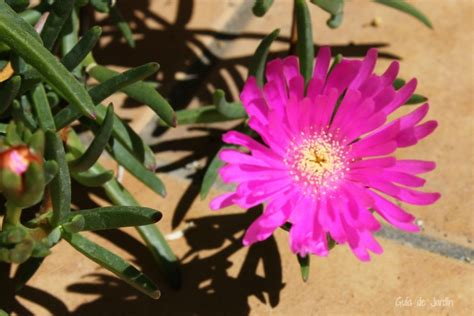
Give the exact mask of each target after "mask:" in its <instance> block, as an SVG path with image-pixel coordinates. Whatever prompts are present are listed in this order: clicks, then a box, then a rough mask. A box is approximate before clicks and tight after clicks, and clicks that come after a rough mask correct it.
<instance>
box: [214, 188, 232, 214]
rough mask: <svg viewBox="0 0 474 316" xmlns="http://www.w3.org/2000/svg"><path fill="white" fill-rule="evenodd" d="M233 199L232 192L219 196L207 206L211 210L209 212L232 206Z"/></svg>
mask: <svg viewBox="0 0 474 316" xmlns="http://www.w3.org/2000/svg"><path fill="white" fill-rule="evenodd" d="M234 197H235V193H234V192H230V193H225V194H222V195H219V196H218V197H215V198H214V199H212V201H211V203H210V204H209V207H210V208H211V210H214V211H216V210H219V209H221V208H224V207H227V206H230V205H232V204H234V202H233V200H234Z"/></svg>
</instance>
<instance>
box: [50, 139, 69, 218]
mask: <svg viewBox="0 0 474 316" xmlns="http://www.w3.org/2000/svg"><path fill="white" fill-rule="evenodd" d="M46 145H47V146H46V153H45V158H46V159H47V160H54V161H56V163H57V164H58V172H57V174H56V176H55V177H54V179H53V180H52V181H51V182H50V184H49V189H50V193H51V200H52V205H53V215H52V217H51V224H52V225H53V227H56V226H57V225H58V224H62V223H63V222H64V220H65V219H66V218H67V217H68V216H69V213H70V210H71V178H70V174H69V167H68V165H67V161H66V153H65V152H64V147H63V143H62V141H61V138H60V137H59V135H58V134H56V133H54V132H51V131H47V132H46Z"/></svg>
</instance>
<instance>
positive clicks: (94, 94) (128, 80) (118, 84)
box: [89, 63, 160, 103]
mask: <svg viewBox="0 0 474 316" xmlns="http://www.w3.org/2000/svg"><path fill="white" fill-rule="evenodd" d="M94 68H95V67H94ZM105 69H106V68H105ZM158 69H160V65H158V64H157V63H148V64H144V65H141V66H138V67H135V68H132V69H129V70H127V71H125V72H123V73H121V74H118V73H117V75H115V76H112V77H110V78H108V79H106V80H104V81H102V82H101V83H100V84H99V85H97V86H95V87H94V88H92V89H90V90H89V94H90V96H91V98H92V100H94V102H95V103H99V102H101V101H102V100H104V99H105V98H107V97H109V96H111V95H112V94H114V93H115V92H117V91H119V90H121V89H124V88H126V87H128V86H130V85H132V84H134V83H136V82H138V81H140V80H143V79H145V78H147V77H149V76H151V75H153V74H154V73H156V72H157V71H158ZM101 70H103V69H102V68H100V69H98V70H97V71H101Z"/></svg>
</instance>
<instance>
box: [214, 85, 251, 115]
mask: <svg viewBox="0 0 474 316" xmlns="http://www.w3.org/2000/svg"><path fill="white" fill-rule="evenodd" d="M213 102H214V105H215V106H216V109H217V111H218V112H219V113H221V114H222V115H224V116H226V117H228V118H229V119H240V118H244V117H247V112H246V111H245V109H244V107H243V105H242V103H241V102H227V100H226V99H225V93H224V91H223V90H220V89H218V90H216V91H215V92H214V95H213Z"/></svg>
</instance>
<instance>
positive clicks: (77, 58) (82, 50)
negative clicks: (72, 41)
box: [61, 26, 102, 103]
mask: <svg viewBox="0 0 474 316" xmlns="http://www.w3.org/2000/svg"><path fill="white" fill-rule="evenodd" d="M101 34H102V29H101V28H100V26H94V27H92V28H91V29H90V30H88V31H87V32H86V34H84V36H83V37H82V38H81V39H80V40H79V42H77V44H76V45H75V46H74V47H73V48H72V49H71V50H70V51H69V52H68V53H67V54H66V55H65V56H64V57H63V58H62V59H61V63H62V64H63V65H64V67H66V69H67V70H69V71H72V70H73V69H74V68H76V67H77V66H79V64H80V63H81V62H82V61H83V60H84V58H86V56H87V55H88V54H89V53H90V52H91V51H92V49H93V48H94V46H95V44H96V43H97V41H98V40H99V38H100V35H101ZM95 103H98V102H95Z"/></svg>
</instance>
